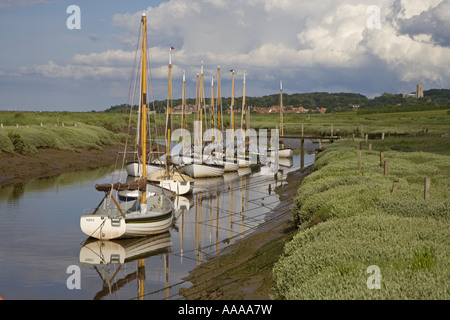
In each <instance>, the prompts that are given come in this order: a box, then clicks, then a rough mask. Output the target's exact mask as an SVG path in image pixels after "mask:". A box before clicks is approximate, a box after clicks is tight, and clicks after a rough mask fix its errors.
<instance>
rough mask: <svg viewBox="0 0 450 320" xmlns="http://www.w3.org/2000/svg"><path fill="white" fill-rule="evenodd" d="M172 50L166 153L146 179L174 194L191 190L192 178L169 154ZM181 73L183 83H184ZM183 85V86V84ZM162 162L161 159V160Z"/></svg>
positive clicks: (170, 69)
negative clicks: (157, 168)
mask: <svg viewBox="0 0 450 320" xmlns="http://www.w3.org/2000/svg"><path fill="white" fill-rule="evenodd" d="M172 50H173V47H171V48H170V50H169V95H168V100H167V115H166V116H167V117H166V119H167V128H166V137H167V140H166V155H165V156H163V157H164V162H163V163H164V168H162V169H160V170H157V171H154V172H151V173H150V174H148V175H147V180H148V181H149V182H151V183H154V184H156V185H159V186H160V187H162V188H164V189H167V190H170V191H172V192H174V193H175V194H176V195H183V194H187V193H189V192H190V191H191V184H192V183H194V180H193V179H192V178H191V177H189V176H187V175H184V174H181V173H180V172H178V171H177V169H176V167H175V166H174V164H173V163H172V162H173V161H172V157H170V156H168V155H170V140H171V132H172V128H171V109H172ZM184 82H185V81H184V75H183V83H184ZM183 87H184V86H183ZM161 162H162V161H161Z"/></svg>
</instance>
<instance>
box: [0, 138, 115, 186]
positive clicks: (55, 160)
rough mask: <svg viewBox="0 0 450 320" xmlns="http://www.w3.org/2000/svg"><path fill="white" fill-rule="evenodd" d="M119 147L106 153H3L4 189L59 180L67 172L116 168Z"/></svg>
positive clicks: (105, 149) (0, 176)
mask: <svg viewBox="0 0 450 320" xmlns="http://www.w3.org/2000/svg"><path fill="white" fill-rule="evenodd" d="M117 150H118V146H114V145H108V146H102V150H96V149H94V150H86V149H78V150H56V149H39V150H38V151H37V152H36V153H33V154H26V155H21V154H17V153H14V154H13V153H7V152H0V187H1V186H5V185H8V184H15V183H23V182H26V181H28V180H31V179H35V178H45V177H52V176H57V175H60V174H62V173H65V172H71V171H78V170H84V169H94V168H99V167H105V166H110V165H114V164H115V161H116V156H117Z"/></svg>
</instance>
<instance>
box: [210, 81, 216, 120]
mask: <svg viewBox="0 0 450 320" xmlns="http://www.w3.org/2000/svg"><path fill="white" fill-rule="evenodd" d="M211 111H212V114H211V128H214V123H215V120H216V119H215V117H214V115H215V108H214V76H213V77H211Z"/></svg>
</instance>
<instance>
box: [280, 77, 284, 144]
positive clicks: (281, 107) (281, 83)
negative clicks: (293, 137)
mask: <svg viewBox="0 0 450 320" xmlns="http://www.w3.org/2000/svg"><path fill="white" fill-rule="evenodd" d="M280 127H281V131H280V134H281V137H283V135H284V130H283V82H282V80H280ZM281 141H282V142H281V148H284V143H283V139H282V140H281Z"/></svg>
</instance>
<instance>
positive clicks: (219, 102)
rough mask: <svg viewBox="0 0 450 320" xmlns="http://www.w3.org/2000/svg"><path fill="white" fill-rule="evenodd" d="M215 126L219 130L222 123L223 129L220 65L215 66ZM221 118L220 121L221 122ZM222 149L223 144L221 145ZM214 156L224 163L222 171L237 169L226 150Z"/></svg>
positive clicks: (235, 163)
mask: <svg viewBox="0 0 450 320" xmlns="http://www.w3.org/2000/svg"><path fill="white" fill-rule="evenodd" d="M217 75H218V77H217V126H218V129H219V130H220V126H221V124H222V131H223V119H221V114H222V100H221V96H220V66H218V67H217ZM221 120H222V122H221ZM222 144H223V141H219V145H222ZM221 148H222V149H224V148H223V146H221ZM215 156H216V157H220V158H221V159H222V161H223V164H224V171H225V172H233V171H237V170H238V169H239V163H238V161H237V159H235V158H234V157H233V156H232V155H227V154H226V152H223V151H222V152H221V153H217V154H215Z"/></svg>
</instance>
